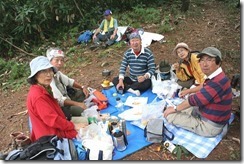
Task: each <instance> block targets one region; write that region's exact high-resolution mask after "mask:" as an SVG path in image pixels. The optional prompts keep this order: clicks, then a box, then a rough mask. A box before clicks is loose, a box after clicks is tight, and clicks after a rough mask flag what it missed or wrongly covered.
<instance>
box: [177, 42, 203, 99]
mask: <svg viewBox="0 0 244 164" xmlns="http://www.w3.org/2000/svg"><path fill="white" fill-rule="evenodd" d="M173 54H175V55H176V56H178V57H179V58H180V61H179V62H177V63H174V64H173V68H174V69H175V71H176V72H175V73H176V76H177V78H178V81H177V83H178V84H179V85H181V86H182V87H184V88H187V89H185V90H182V91H181V92H180V93H179V97H183V96H185V95H188V94H191V93H195V92H196V91H199V90H200V88H201V85H202V84H203V82H204V80H205V79H204V77H205V74H204V73H203V72H202V70H201V67H200V65H199V59H198V58H197V54H196V53H193V52H191V49H190V48H189V47H188V45H187V44H186V43H183V42H181V43H178V44H177V45H176V47H175V48H174V50H173Z"/></svg>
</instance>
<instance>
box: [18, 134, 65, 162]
mask: <svg viewBox="0 0 244 164" xmlns="http://www.w3.org/2000/svg"><path fill="white" fill-rule="evenodd" d="M58 140H59V138H58V137H57V136H54V135H53V136H43V137H41V138H40V139H38V140H36V141H35V142H34V143H32V144H31V145H29V146H28V147H27V148H25V149H24V151H23V152H21V153H20V159H21V160H32V159H36V158H37V157H41V156H40V155H43V154H44V153H45V155H43V157H42V158H44V159H53V158H54V156H55V154H56V152H60V153H62V154H63V153H64V152H63V150H60V149H58V148H56V145H57V144H56V143H57V141H58Z"/></svg>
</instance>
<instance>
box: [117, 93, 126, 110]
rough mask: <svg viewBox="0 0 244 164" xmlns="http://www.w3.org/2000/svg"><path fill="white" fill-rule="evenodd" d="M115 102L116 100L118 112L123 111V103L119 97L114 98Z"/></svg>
mask: <svg viewBox="0 0 244 164" xmlns="http://www.w3.org/2000/svg"><path fill="white" fill-rule="evenodd" d="M116 102H117V105H116V107H117V109H118V111H119V112H123V111H124V103H123V102H122V101H121V99H120V98H119V97H117V98H116Z"/></svg>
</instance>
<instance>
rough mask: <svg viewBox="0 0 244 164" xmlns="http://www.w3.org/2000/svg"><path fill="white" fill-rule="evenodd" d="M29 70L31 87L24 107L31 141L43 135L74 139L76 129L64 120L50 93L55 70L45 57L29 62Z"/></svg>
mask: <svg viewBox="0 0 244 164" xmlns="http://www.w3.org/2000/svg"><path fill="white" fill-rule="evenodd" d="M30 69H31V75H30V76H29V77H28V79H27V81H28V83H30V84H31V86H30V89H29V93H28V96H27V104H26V105H27V109H28V113H29V116H30V120H31V124H32V131H31V140H32V141H35V140H37V139H38V138H40V137H42V136H45V135H57V136H58V137H61V138H70V139H72V138H75V137H76V135H77V131H76V129H78V127H75V125H74V124H73V123H72V122H70V121H68V120H66V117H65V115H64V113H63V111H62V109H61V108H60V106H59V105H58V102H57V100H56V99H54V97H53V94H52V91H51V87H50V83H51V81H52V78H53V74H54V71H55V68H54V67H53V66H52V65H51V64H50V62H49V60H48V59H47V58H46V57H44V56H38V57H36V58H34V59H33V60H32V61H31V62H30Z"/></svg>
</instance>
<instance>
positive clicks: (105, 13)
mask: <svg viewBox="0 0 244 164" xmlns="http://www.w3.org/2000/svg"><path fill="white" fill-rule="evenodd" d="M103 15H104V16H108V15H112V11H111V10H109V9H108V10H106V11H104V14H103Z"/></svg>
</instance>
